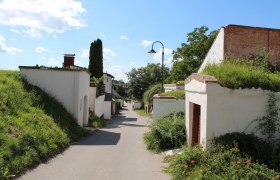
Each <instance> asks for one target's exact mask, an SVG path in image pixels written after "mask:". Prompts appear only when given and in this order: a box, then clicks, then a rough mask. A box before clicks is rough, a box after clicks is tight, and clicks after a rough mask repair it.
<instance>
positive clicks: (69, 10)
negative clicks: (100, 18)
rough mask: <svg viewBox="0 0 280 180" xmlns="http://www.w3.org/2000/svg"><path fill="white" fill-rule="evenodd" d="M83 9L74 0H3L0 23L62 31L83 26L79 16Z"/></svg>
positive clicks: (0, 6) (0, 8)
mask: <svg viewBox="0 0 280 180" xmlns="http://www.w3.org/2000/svg"><path fill="white" fill-rule="evenodd" d="M85 11H86V10H85V9H84V8H83V7H82V3H81V2H78V1H75V0H58V1H53V0H36V1H35V0H3V1H2V2H1V3H0V24H2V25H9V26H23V27H26V28H29V29H30V28H31V29H37V30H44V31H47V32H63V31H65V30H66V29H68V28H71V27H76V28H80V27H85V26H86V24H85V22H84V20H83V19H81V17H80V16H81V14H83V13H84V12H85Z"/></svg>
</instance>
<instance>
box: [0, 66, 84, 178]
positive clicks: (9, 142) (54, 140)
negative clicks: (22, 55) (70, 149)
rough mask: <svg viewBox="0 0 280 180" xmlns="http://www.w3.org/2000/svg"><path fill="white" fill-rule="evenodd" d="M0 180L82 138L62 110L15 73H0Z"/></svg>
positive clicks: (70, 116) (71, 117) (70, 119)
mask: <svg viewBox="0 0 280 180" xmlns="http://www.w3.org/2000/svg"><path fill="white" fill-rule="evenodd" d="M0 92H1V93H0V179H8V178H11V177H12V176H14V175H19V174H21V173H22V172H24V171H25V170H27V169H28V168H31V167H33V166H35V165H37V164H39V163H40V162H42V161H45V160H47V159H49V158H50V157H52V156H54V155H55V154H57V153H58V152H61V151H62V150H63V149H65V148H66V147H67V146H69V145H70V143H71V142H74V141H77V140H78V139H80V138H81V137H83V136H85V135H86V134H87V132H86V131H85V130H84V129H83V128H81V127H80V126H79V125H78V124H77V123H76V121H75V119H74V118H73V116H72V115H70V114H69V113H68V112H67V111H66V109H65V108H64V107H63V106H62V105H61V104H60V103H58V102H57V101H56V100H55V99H54V98H52V97H50V96H49V95H48V94H46V93H44V92H43V91H42V90H40V89H39V88H37V87H34V86H31V85H29V84H27V83H26V82H25V81H24V80H23V79H21V77H20V74H19V72H17V71H0Z"/></svg>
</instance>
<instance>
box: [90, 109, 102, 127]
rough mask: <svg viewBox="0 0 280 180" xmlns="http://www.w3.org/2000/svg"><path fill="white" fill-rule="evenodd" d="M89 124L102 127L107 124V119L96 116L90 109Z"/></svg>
mask: <svg viewBox="0 0 280 180" xmlns="http://www.w3.org/2000/svg"><path fill="white" fill-rule="evenodd" d="M88 126H90V127H94V128H102V127H104V126H106V120H105V119H102V118H99V117H98V116H96V115H95V114H94V112H93V111H89V118H88Z"/></svg>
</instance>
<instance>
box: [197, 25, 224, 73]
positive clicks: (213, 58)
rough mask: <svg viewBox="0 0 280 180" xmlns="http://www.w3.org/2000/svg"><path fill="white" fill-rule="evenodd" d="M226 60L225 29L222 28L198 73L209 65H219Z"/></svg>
mask: <svg viewBox="0 0 280 180" xmlns="http://www.w3.org/2000/svg"><path fill="white" fill-rule="evenodd" d="M223 59H224V28H221V29H220V31H219V33H218V35H217V37H216V39H215V41H214V42H213V44H212V46H211V48H210V50H209V51H208V53H207V55H206V57H205V59H204V61H203V63H202V65H201V66H200V68H199V70H198V73H201V72H202V71H203V69H204V68H205V67H206V66H207V65H208V64H219V63H221V61H222V60H223Z"/></svg>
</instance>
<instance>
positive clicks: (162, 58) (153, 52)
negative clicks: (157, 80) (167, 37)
mask: <svg viewBox="0 0 280 180" xmlns="http://www.w3.org/2000/svg"><path fill="white" fill-rule="evenodd" d="M155 43H160V44H161V45H162V54H161V92H163V91H164V90H163V60H164V45H163V44H162V42H160V41H155V42H154V43H153V44H152V49H151V50H150V51H149V52H148V53H149V54H151V55H154V54H155V53H157V52H156V51H155V50H154V44H155Z"/></svg>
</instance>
